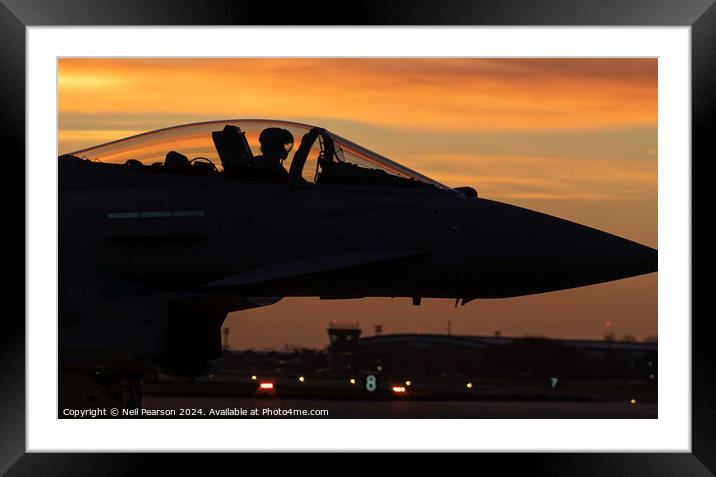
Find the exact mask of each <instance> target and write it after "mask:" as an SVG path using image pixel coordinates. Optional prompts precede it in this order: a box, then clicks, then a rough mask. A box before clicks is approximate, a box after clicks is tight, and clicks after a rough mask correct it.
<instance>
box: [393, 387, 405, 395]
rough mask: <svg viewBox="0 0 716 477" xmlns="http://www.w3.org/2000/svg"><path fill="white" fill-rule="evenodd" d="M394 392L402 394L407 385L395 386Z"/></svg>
mask: <svg viewBox="0 0 716 477" xmlns="http://www.w3.org/2000/svg"><path fill="white" fill-rule="evenodd" d="M392 389H393V392H394V393H396V394H402V393H404V392H405V386H393V388H392Z"/></svg>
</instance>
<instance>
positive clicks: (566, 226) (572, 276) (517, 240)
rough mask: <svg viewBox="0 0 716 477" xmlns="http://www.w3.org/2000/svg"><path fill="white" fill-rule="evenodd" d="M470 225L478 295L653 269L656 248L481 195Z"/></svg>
mask: <svg viewBox="0 0 716 477" xmlns="http://www.w3.org/2000/svg"><path fill="white" fill-rule="evenodd" d="M476 206H477V209H476V212H475V215H474V220H473V221H472V222H471V225H470V226H469V227H468V236H469V237H468V240H469V244H470V251H469V253H468V255H469V260H468V267H469V271H468V276H469V277H470V281H471V284H470V285H468V287H467V288H468V289H471V290H473V291H474V292H475V293H474V294H473V295H474V296H475V297H476V298H478V297H488V296H489V297H506V296H517V295H526V294H531V293H542V292H548V291H555V290H563V289H567V288H574V287H579V286H585V285H592V284H595V283H603V282H608V281H612V280H618V279H622V278H628V277H633V276H637V275H643V274H646V273H651V272H655V271H657V267H658V252H657V251H656V250H655V249H652V248H650V247H646V246H644V245H641V244H638V243H636V242H632V241H631V240H626V239H624V238H621V237H617V236H616V235H612V234H609V233H606V232H602V231H600V230H596V229H593V228H591V227H586V226H584V225H580V224H577V223H574V222H570V221H567V220H563V219H559V218H557V217H553V216H550V215H546V214H542V213H540V212H535V211H531V210H528V209H523V208H521V207H515V206H512V205H508V204H503V203H500V202H494V201H490V200H485V199H480V200H479V201H477V203H476Z"/></svg>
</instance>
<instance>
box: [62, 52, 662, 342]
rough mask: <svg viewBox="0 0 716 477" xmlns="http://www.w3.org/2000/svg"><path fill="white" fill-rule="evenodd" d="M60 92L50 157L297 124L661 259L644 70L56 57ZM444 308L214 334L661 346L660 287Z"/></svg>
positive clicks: (585, 62)
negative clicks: (652, 251)
mask: <svg viewBox="0 0 716 477" xmlns="http://www.w3.org/2000/svg"><path fill="white" fill-rule="evenodd" d="M58 89H59V95H58V120H59V132H58V149H59V153H60V154H62V153H66V152H71V151H75V150H78V149H82V148H85V147H88V146H92V145H96V144H99V143H102V142H107V141H110V140H114V139H119V138H122V137H125V136H129V135H132V134H137V133H140V132H145V131H149V130H153V129H158V128H163V127H167V126H173V125H177V124H183V123H190V122H197V121H207V120H214V119H226V118H275V119H284V120H291V121H298V122H304V123H309V124H314V125H318V126H323V127H325V128H327V129H329V130H331V131H333V132H335V133H337V134H339V135H341V136H343V137H346V138H348V139H350V140H352V141H354V142H356V143H358V144H361V145H363V146H365V147H367V148H368V149H372V150H374V151H376V152H378V153H381V154H383V155H385V156H387V157H389V158H391V159H393V160H396V161H398V162H400V163H403V164H405V165H406V166H408V167H410V168H412V169H415V170H418V171H420V172H421V173H423V174H425V175H427V176H429V177H433V178H435V179H437V180H438V181H440V182H442V183H444V184H447V185H449V186H463V185H470V186H473V187H475V188H476V189H477V190H478V191H479V193H480V195H481V196H483V197H487V198H490V199H495V200H499V201H503V202H508V203H511V204H515V205H520V206H523V207H527V208H530V209H535V210H539V211H541V212H545V213H548V214H552V215H556V216H559V217H562V218H566V219H569V220H573V221H576V222H579V223H582V224H585V225H589V226H592V227H596V228H598V229H602V230H605V231H608V232H611V233H614V234H617V235H620V236H622V237H626V238H628V239H631V240H635V241H637V242H640V243H643V244H645V245H649V246H652V247H657V245H658V242H657V60H656V59H651V58H649V59H641V58H640V59H626V58H624V59H497V58H490V59H479V58H469V59H468V58H450V59H396V58H380V59H379V58H372V59H356V58H346V59H323V58H312V59H298V58H292V59H285V58H284V59H282V58H270V59H269V58H266V59H263V58H250V59H248V58H201V59H199V58H167V59H151V58H150V59H144V58H143V59H118V58H101V59H100V58H64V59H60V60H58ZM453 304H454V302H453V301H448V300H424V301H423V304H422V306H420V307H414V306H412V305H411V303H410V300H409V299H364V300H345V301H320V300H318V299H312V298H305V299H304V298H302V299H285V300H283V301H281V302H279V303H278V304H277V305H274V306H272V307H267V308H264V309H256V310H249V311H245V312H241V313H235V314H232V315H230V317H229V319H228V320H227V322H226V326H229V327H230V328H231V335H230V342H231V344H232V345H233V346H237V347H241V348H245V347H254V348H263V347H276V348H280V347H282V346H283V345H284V344H290V345H305V346H315V347H318V346H324V345H325V344H326V343H327V336H326V334H325V328H326V325H327V323H328V322H329V321H330V320H332V319H338V320H339V321H357V322H360V323H361V325H362V328H363V330H364V334H365V335H370V334H372V333H373V325H374V324H383V328H384V333H398V332H422V333H443V332H445V330H446V323H447V321H448V320H450V321H451V322H452V330H453V333H454V334H489V335H491V334H493V332H494V331H496V330H500V331H501V333H502V335H503V336H510V335H514V336H523V335H540V336H549V337H570V338H595V339H601V338H602V337H603V336H604V334H606V333H607V332H614V333H615V334H616V335H617V337H618V338H621V337H623V336H624V335H626V334H632V335H635V336H637V337H638V338H644V337H647V336H651V335H655V334H656V333H657V276H656V274H651V275H647V276H643V277H637V278H631V279H627V280H620V281H617V282H612V283H608V284H602V285H596V286H590V287H584V288H580V289H575V290H568V291H561V292H555V293H547V294H540V295H535V296H528V297H518V298H509V299H500V300H482V301H476V302H472V303H470V304H468V305H466V306H464V307H459V308H454V306H453ZM607 321H610V322H611V325H610V326H609V327H607V326H606V325H605V323H606V322H607Z"/></svg>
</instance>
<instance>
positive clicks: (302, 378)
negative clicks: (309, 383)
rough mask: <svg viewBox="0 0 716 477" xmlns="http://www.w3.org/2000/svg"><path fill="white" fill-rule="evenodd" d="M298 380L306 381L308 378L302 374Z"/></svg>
mask: <svg viewBox="0 0 716 477" xmlns="http://www.w3.org/2000/svg"><path fill="white" fill-rule="evenodd" d="M298 380H299V381H301V382H304V381H305V380H306V378H304V377H303V376H301V377H300V378H298Z"/></svg>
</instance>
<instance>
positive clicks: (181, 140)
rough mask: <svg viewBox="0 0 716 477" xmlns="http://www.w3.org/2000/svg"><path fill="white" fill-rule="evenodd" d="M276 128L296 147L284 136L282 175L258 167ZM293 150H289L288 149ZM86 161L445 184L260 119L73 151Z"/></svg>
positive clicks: (301, 128)
mask: <svg viewBox="0 0 716 477" xmlns="http://www.w3.org/2000/svg"><path fill="white" fill-rule="evenodd" d="M268 128H281V129H283V130H286V131H288V132H289V133H290V135H292V136H293V138H294V140H295V141H296V142H300V145H299V146H298V147H293V145H292V144H291V143H290V142H289V141H288V139H287V140H285V141H283V142H285V144H282V145H281V146H282V148H284V149H285V154H284V156H285V160H283V161H282V162H281V166H283V169H284V171H283V172H284V173H285V174H284V175H283V176H281V175H278V176H277V175H275V174H274V175H271V174H268V175H267V174H266V173H265V171H264V172H260V171H259V169H260V168H258V167H256V166H257V165H258V164H259V160H260V159H261V156H262V153H263V154H264V155H266V151H263V152H262V150H261V145H260V143H259V136H260V134H261V132H262V131H264V130H266V129H268ZM291 150H293V151H295V152H293V154H291V153H289V151H291ZM70 155H72V156H76V157H80V158H84V159H89V160H91V161H96V162H102V163H110V164H124V165H126V166H127V167H133V168H137V169H145V168H147V169H156V170H159V169H162V170H174V171H181V170H191V171H198V172H203V173H209V174H224V175H229V176H232V177H235V178H237V179H244V180H259V181H272V182H273V181H294V182H295V181H298V182H306V183H312V184H317V185H321V184H336V185H359V186H388V187H390V186H396V187H419V188H437V189H444V190H450V188H449V187H447V186H445V185H443V184H441V183H439V182H437V181H435V180H433V179H430V178H429V177H426V176H424V175H422V174H420V173H418V172H415V171H413V170H411V169H409V168H407V167H405V166H402V165H400V164H398V163H396V162H394V161H391V160H390V159H388V158H386V157H383V156H381V155H379V154H376V153H374V152H372V151H369V150H368V149H365V148H364V147H362V146H359V145H358V144H355V143H353V142H351V141H349V140H347V139H344V138H342V137H340V136H337V135H335V134H333V133H330V132H328V131H326V130H325V129H321V128H315V127H312V126H309V125H306V124H300V123H294V122H288V121H272V120H264V119H246V120H241V119H240V120H225V121H209V122H202V123H193V124H185V125H181V126H174V127H170V128H165V129H159V130H156V131H150V132H147V133H143V134H138V135H136V136H130V137H127V138H124V139H120V140H117V141H112V142H108V143H105V144H101V145H98V146H93V147H90V148H87V149H82V150H79V151H75V152H72V153H71V154H70Z"/></svg>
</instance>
